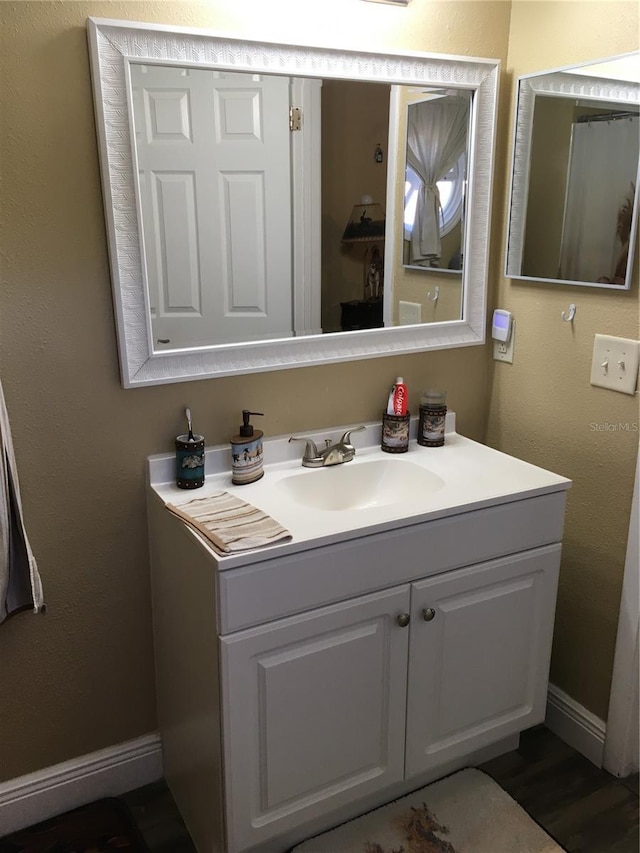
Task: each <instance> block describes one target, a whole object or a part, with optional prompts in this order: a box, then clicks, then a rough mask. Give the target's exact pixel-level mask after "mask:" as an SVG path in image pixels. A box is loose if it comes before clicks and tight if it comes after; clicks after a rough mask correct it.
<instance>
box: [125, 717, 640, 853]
mask: <svg viewBox="0 0 640 853" xmlns="http://www.w3.org/2000/svg"><path fill="white" fill-rule="evenodd" d="M481 769H482V770H484V771H485V772H486V773H488V774H489V775H490V776H491V777H492V778H493V779H495V780H496V782H498V783H499V784H500V785H501V787H502V788H504V790H505V791H507V793H509V794H510V795H511V796H512V797H513V799H514V800H516V801H517V802H518V803H520V805H521V806H522V807H523V808H524V809H525V810H526V811H527V812H528V813H529V814H530V815H531V817H533V818H534V820H536V821H537V822H538V823H539V824H540V825H541V826H542V827H543V828H544V829H545V830H546V831H547V832H548V833H549V835H551V836H552V837H553V838H555V840H556V841H557V842H558V843H559V844H560V845H562V846H563V847H565V848H566V850H567V851H569V853H638V850H639V847H640V837H639V835H638V775H637V774H636V775H635V776H633V777H630V778H629V779H625V780H620V779H616V778H615V777H613V776H611V775H609V773H606V772H605V771H604V770H599V769H598V768H597V767H595V766H594V765H593V764H592V763H591V762H590V761H588V760H587V759H586V758H584V757H583V756H582V755H580V754H579V753H578V752H576V751H575V750H574V749H572V748H571V747H570V746H567V744H565V743H564V742H563V741H561V740H560V739H559V738H557V737H556V736H555V735H553V734H552V733H551V732H550V731H549V730H548V729H546V728H545V727H544V726H537V727H536V728H534V729H530V730H529V731H528V732H525V733H524V734H523V735H522V737H521V738H520V747H519V749H518V750H517V751H515V752H509V753H507V754H506V755H502V756H500V757H499V758H495V759H493V760H492V761H489V762H487V763H486V764H483V765H482V768H481ZM122 799H124V800H125V802H126V803H127V804H128V805H129V808H130V809H131V811H132V813H133V815H134V817H135V819H136V820H137V822H138V826H139V827H140V829H141V831H142V833H143V835H144V836H145V839H146V841H147V844H148V845H149V847H150V848H151V850H152V853H195V847H194V846H193V844H192V843H191V840H190V839H189V835H188V833H187V831H186V829H185V828H184V824H183V823H182V820H181V818H180V814H179V813H178V810H177V809H176V806H175V803H174V802H173V799H172V797H171V794H170V792H169V791H168V789H167V787H166V785H164V783H161V782H158V783H156V784H154V785H147V786H145V787H144V788H139V789H138V790H136V791H131V792H130V793H129V794H125V795H124V796H123V798H122ZM513 853H520V851H518V850H514V851H513Z"/></svg>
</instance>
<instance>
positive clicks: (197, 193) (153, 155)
mask: <svg viewBox="0 0 640 853" xmlns="http://www.w3.org/2000/svg"><path fill="white" fill-rule="evenodd" d="M131 77H132V90H133V109H134V115H135V128H136V132H135V145H136V154H137V163H138V181H139V190H140V198H141V208H142V230H143V235H144V243H145V245H144V253H145V257H146V261H147V263H146V268H147V270H146V271H147V280H148V288H149V299H150V305H151V312H152V332H153V345H154V349H174V348H181V347H192V346H199V345H206V344H211V343H229V342H235V341H249V340H262V339H269V338H280V337H288V336H291V335H292V334H293V320H292V316H293V296H292V263H291V257H292V247H291V168H290V144H289V101H290V94H289V92H290V82H289V80H288V78H283V77H265V76H261V75H247V74H238V73H232V72H220V71H212V70H207V69H189V68H179V67H175V68H173V67H161V66H153V65H136V64H133V65H132V66H131ZM164 342H166V343H164Z"/></svg>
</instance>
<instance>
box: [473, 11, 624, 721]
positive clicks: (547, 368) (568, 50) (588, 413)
mask: <svg viewBox="0 0 640 853" xmlns="http://www.w3.org/2000/svg"><path fill="white" fill-rule="evenodd" d="M639 9H640V7H639V6H638V4H637V3H635V2H632V3H627V2H566V3H558V2H521V0H516V2H514V3H513V4H512V14H511V29H510V38H509V60H508V64H507V68H506V71H507V79H508V80H509V81H510V83H511V84H512V85H513V82H514V81H515V79H516V78H517V76H518V75H519V74H527V73H529V72H533V71H542V70H544V69H551V68H557V67H559V66H563V65H570V64H572V63H578V62H586V61H589V60H592V59H598V58H601V57H604V56H612V55H614V54H618V53H624V52H626V51H630V50H635V49H637V48H638V32H639V26H638V24H639V22H638V15H639ZM512 97H513V95H512ZM512 120H513V115H511V121H512ZM505 192H506V191H505ZM505 227H506V226H505ZM500 233H501V235H504V233H505V232H504V230H502V231H501V232H500ZM502 242H503V249H502V252H501V254H502V253H503V251H504V239H503V241H502ZM570 302H575V304H576V305H577V314H576V318H575V321H574V323H573V327H572V326H571V325H569V324H567V323H563V322H562V320H561V318H560V312H561V311H563V310H566V309H567V308H568V306H569V303H570ZM495 304H496V305H500V307H502V308H507V309H509V310H511V311H512V312H513V313H514V316H515V318H516V321H517V336H516V341H515V361H514V363H513V365H508V364H502V363H501V364H495V365H494V366H493V367H494V376H493V391H492V397H491V407H490V418H489V430H488V440H489V442H490V443H491V444H492V445H494V446H496V447H499V448H500V449H501V450H504V451H505V452H507V453H513V454H516V455H518V456H520V457H522V458H524V459H527V460H529V461H530V462H533V463H536V464H539V465H544V466H546V467H548V468H550V469H551V470H553V471H557V472H558V473H559V474H564V475H565V476H567V477H570V478H571V479H572V480H573V481H574V485H573V488H572V489H571V491H570V492H569V503H568V515H567V523H566V527H565V546H564V551H563V562H562V570H561V576H560V590H559V600H558V609H557V616H556V631H555V640H554V650H553V659H552V671H551V680H552V682H554V683H555V684H557V685H558V686H559V687H560V688H561V689H562V690H564V691H566V692H567V693H568V694H569V695H570V696H572V697H573V698H574V699H575V700H577V701H578V702H580V703H581V704H583V705H584V706H585V707H586V708H588V709H589V710H590V711H592V712H593V713H595V714H597V715H598V716H599V717H601V718H605V719H606V713H607V706H608V697H609V689H610V681H611V669H612V662H613V652H614V647H615V638H616V626H617V619H618V609H619V601H620V592H621V584H622V573H623V569H624V558H625V548H626V539H627V528H628V521H629V512H630V507H631V495H632V488H633V476H634V469H635V460H636V454H637V451H638V432H637V429H638V426H637V425H638V423H639V422H640V416H639V411H638V397H637V396H636V397H632V396H627V395H624V394H619V393H615V392H612V391H607V390H605V389H602V388H594V387H592V386H591V385H590V384H589V377H590V371H591V353H592V348H593V338H594V335H595V334H596V333H602V334H613V335H619V336H621V337H627V338H635V339H638V337H640V334H639V315H638V274H637V256H636V275H635V281H634V284H633V288H632V290H631V292H629V293H619V292H607V291H601V290H596V289H592V288H586V287H569V286H560V285H545V284H542V283H535V282H533V283H530V284H523V283H521V282H515V281H511V280H508V279H507V280H505V279H501V280H500V282H499V287H498V289H497V293H496V294H495ZM618 424H622V425H624V426H626V427H627V429H611V426H614V427H617V425H618ZM607 425H610V426H607ZM634 425H635V426H634Z"/></svg>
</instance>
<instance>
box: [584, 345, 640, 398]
mask: <svg viewBox="0 0 640 853" xmlns="http://www.w3.org/2000/svg"><path fill="white" fill-rule="evenodd" d="M639 361H640V341H632V340H629V339H628V338H612V337H611V336H610V335H596V337H595V340H594V342H593V359H592V361H591V384H592V385H598V386H600V387H601V388H609V389H610V390H611V391H621V392H622V393H623V394H635V393H636V386H637V384H638V363H639Z"/></svg>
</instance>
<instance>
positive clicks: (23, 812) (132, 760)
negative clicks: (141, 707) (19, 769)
mask: <svg viewBox="0 0 640 853" xmlns="http://www.w3.org/2000/svg"><path fill="white" fill-rule="evenodd" d="M161 778H162V746H161V742H160V735H158V734H151V735H145V736H144V737H140V738H136V739H135V740H130V741H127V742H126V743H121V744H118V745H117V746H110V747H108V748H107V749H102V750H100V751H99V752H91V753H89V754H87V755H81V756H80V757H79V758H73V759H71V761H64V762H63V763H62V764H55V765H53V766H52V767H45V768H44V770H38V771H36V772H35V773H28V774H27V775H26V776H19V777H17V778H16V779H10V780H9V781H8V782H2V783H0V836H2V835H8V834H9V833H10V832H15V831H16V830H17V829H22V828H23V827H25V826H31V824H34V823H38V822H39V821H41V820H46V819H47V818H48V817H53V815H57V814H61V813H62V812H66V811H69V809H74V808H77V806H81V805H84V804H85V803H90V802H92V801H93V800H98V799H100V798H102V797H114V796H118V795H119V794H124V793H125V792H126V791H131V790H133V789H134V788H139V787H140V786H141V785H148V784H149V783H150V782H155V781H156V780H158V779H161Z"/></svg>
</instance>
